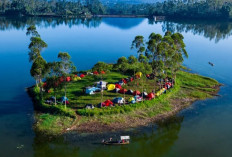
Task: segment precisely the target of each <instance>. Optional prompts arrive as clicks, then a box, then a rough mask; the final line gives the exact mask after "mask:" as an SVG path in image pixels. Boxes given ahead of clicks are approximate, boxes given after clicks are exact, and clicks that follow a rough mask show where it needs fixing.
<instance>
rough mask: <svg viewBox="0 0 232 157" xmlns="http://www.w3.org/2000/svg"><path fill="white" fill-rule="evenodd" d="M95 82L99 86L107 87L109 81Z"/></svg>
mask: <svg viewBox="0 0 232 157" xmlns="http://www.w3.org/2000/svg"><path fill="white" fill-rule="evenodd" d="M95 84H96V85H97V87H98V88H102V89H106V84H107V82H105V81H99V82H95Z"/></svg>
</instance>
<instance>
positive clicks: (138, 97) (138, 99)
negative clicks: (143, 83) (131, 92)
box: [134, 95, 143, 101]
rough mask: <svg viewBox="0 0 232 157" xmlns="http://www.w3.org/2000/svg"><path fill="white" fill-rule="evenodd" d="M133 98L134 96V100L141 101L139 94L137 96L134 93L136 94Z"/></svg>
mask: <svg viewBox="0 0 232 157" xmlns="http://www.w3.org/2000/svg"><path fill="white" fill-rule="evenodd" d="M134 98H135V101H142V99H143V98H142V97H141V96H139V95H136V96H134Z"/></svg>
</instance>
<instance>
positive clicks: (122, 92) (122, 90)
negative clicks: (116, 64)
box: [118, 88, 127, 94]
mask: <svg viewBox="0 0 232 157" xmlns="http://www.w3.org/2000/svg"><path fill="white" fill-rule="evenodd" d="M118 92H119V93H121V94H124V93H126V92H127V89H124V88H122V89H120V91H118Z"/></svg>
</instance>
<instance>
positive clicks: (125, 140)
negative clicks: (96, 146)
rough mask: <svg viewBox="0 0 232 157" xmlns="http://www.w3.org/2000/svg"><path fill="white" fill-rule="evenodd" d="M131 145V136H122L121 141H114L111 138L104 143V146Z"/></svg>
mask: <svg viewBox="0 0 232 157" xmlns="http://www.w3.org/2000/svg"><path fill="white" fill-rule="evenodd" d="M129 143H130V136H120V140H112V138H110V139H109V140H107V141H105V140H103V141H102V144H104V145H126V144H129Z"/></svg>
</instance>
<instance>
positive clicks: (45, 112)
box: [28, 71, 222, 136]
mask: <svg viewBox="0 0 232 157" xmlns="http://www.w3.org/2000/svg"><path fill="white" fill-rule="evenodd" d="M178 75H179V76H178V77H177V78H178V79H177V85H175V86H174V88H171V89H170V90H168V91H167V93H166V94H162V95H161V96H159V97H156V98H155V99H152V100H146V101H144V102H140V103H136V104H135V106H134V105H126V106H124V105H123V106H117V107H107V108H104V107H103V108H97V110H95V109H85V110H84V111H85V112H86V113H87V115H86V114H84V115H82V114H79V111H80V109H72V108H70V107H68V108H67V109H65V110H64V108H63V105H46V104H45V103H43V102H42V101H41V100H40V99H38V95H37V96H36V95H33V90H32V88H29V89H28V93H29V95H30V96H31V97H32V99H33V101H34V108H35V111H36V114H35V115H36V116H35V119H36V122H35V125H34V129H35V130H36V131H37V132H40V133H41V134H44V135H48V136H60V135H64V134H67V133H69V132H74V133H78V134H82V133H94V134H95V133H107V132H118V131H126V130H127V129H133V128H139V127H143V126H147V125H149V124H151V123H157V122H158V121H160V120H165V119H168V118H169V117H171V116H173V115H175V114H177V113H178V112H179V111H181V110H183V109H185V108H187V107H189V106H191V104H192V103H194V102H195V101H198V100H206V99H209V98H213V97H215V96H218V94H217V93H218V91H219V90H220V86H221V85H222V84H220V83H218V82H217V81H216V80H214V79H212V78H209V77H204V76H201V75H198V74H192V73H190V72H184V71H180V72H179V73H178ZM79 83H80V84H82V82H79ZM71 85H72V83H71ZM111 98H112V97H111ZM79 99H81V98H80V97H79ZM127 107H129V108H130V111H128V112H123V113H122V112H117V113H115V112H111V113H110V114H107V112H108V111H109V110H110V111H114V110H117V109H122V110H123V109H125V108H127ZM81 110H82V109H81ZM99 111H100V112H103V114H99V113H100V112H99ZM88 112H90V113H91V112H93V113H94V112H96V113H95V114H93V115H91V114H89V113H88ZM104 112H105V113H104ZM52 119H55V120H56V121H55V122H51V120H52ZM57 119H58V120H57ZM48 122H49V123H48ZM44 123H46V126H44ZM51 126H52V127H51Z"/></svg>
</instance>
